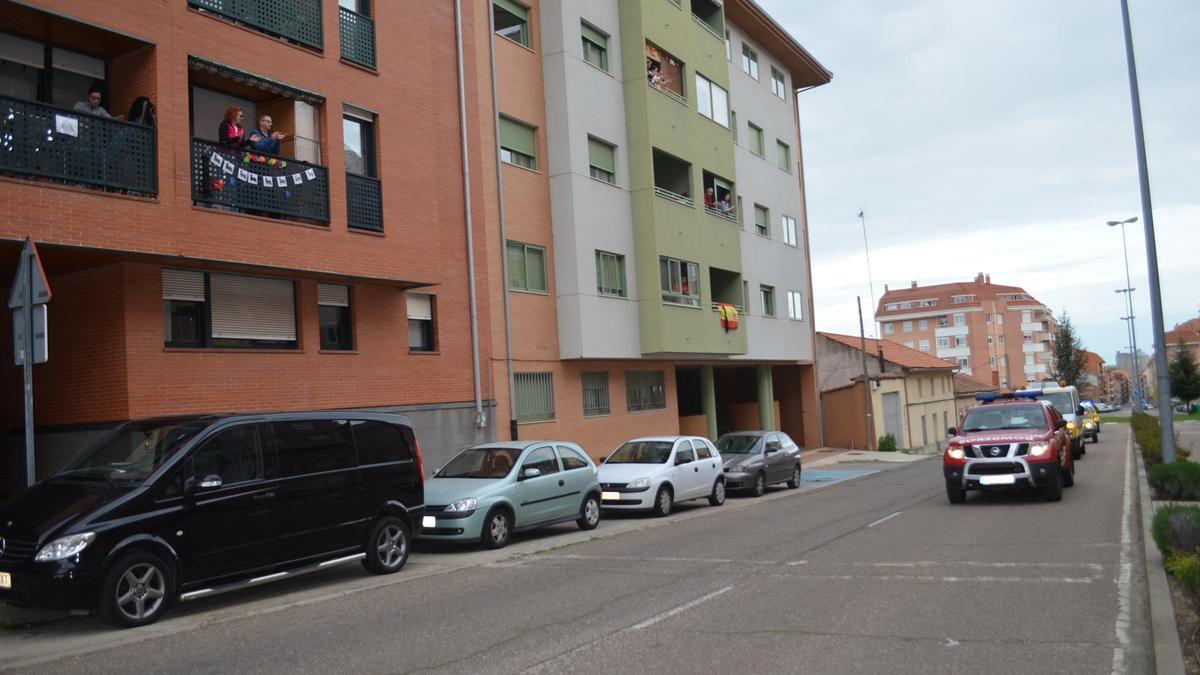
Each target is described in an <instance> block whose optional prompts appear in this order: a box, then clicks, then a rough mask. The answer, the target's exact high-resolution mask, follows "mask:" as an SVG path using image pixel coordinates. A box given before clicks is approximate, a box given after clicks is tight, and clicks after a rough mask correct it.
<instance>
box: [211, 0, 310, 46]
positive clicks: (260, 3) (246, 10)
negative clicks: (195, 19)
mask: <svg viewBox="0 0 1200 675" xmlns="http://www.w3.org/2000/svg"><path fill="white" fill-rule="evenodd" d="M188 5H190V6H192V7H195V8H197V9H202V10H206V11H209V12H212V13H213V14H220V15H221V16H223V17H225V18H227V19H233V20H234V21H237V22H240V23H244V24H246V25H247V26H250V27H251V28H256V29H258V30H261V31H263V32H266V33H270V34H272V35H278V36H280V37H284V38H287V39H289V40H292V41H294V42H299V43H300V44H302V45H308V46H309V47H313V48H314V49H324V45H325V39H324V30H323V28H322V26H321V0H188Z"/></svg>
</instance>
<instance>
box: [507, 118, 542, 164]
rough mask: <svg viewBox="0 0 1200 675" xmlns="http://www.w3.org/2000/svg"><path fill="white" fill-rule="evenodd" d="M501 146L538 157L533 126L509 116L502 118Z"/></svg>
mask: <svg viewBox="0 0 1200 675" xmlns="http://www.w3.org/2000/svg"><path fill="white" fill-rule="evenodd" d="M500 146H501V147H504V148H508V149H509V150H515V151H517V152H519V153H521V154H523V155H529V156H530V157H537V140H536V137H535V136H534V132H533V128H532V127H527V126H525V125H524V124H521V123H520V122H516V121H513V120H510V119H508V118H507V117H501V118H500Z"/></svg>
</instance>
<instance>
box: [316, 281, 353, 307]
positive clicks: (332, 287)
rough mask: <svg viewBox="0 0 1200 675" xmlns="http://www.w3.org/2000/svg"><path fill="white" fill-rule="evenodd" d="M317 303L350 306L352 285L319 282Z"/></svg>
mask: <svg viewBox="0 0 1200 675" xmlns="http://www.w3.org/2000/svg"><path fill="white" fill-rule="evenodd" d="M317 304H318V305H329V306H332V307H349V306H350V287H349V286H343V285H342V284H317Z"/></svg>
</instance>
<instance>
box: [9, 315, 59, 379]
mask: <svg viewBox="0 0 1200 675" xmlns="http://www.w3.org/2000/svg"><path fill="white" fill-rule="evenodd" d="M26 330H28V324H27V322H26V321H25V310H24V309H21V308H18V309H15V310H13V359H14V360H15V361H16V365H18V366H23V365H25V354H26V350H27V349H28V347H26V346H25V345H26V342H25V331H26ZM49 355H50V353H49V348H48V340H47V331H46V306H45V305H33V362H34V363H35V364H36V363H45V362H46V360H47V358H48V357H49Z"/></svg>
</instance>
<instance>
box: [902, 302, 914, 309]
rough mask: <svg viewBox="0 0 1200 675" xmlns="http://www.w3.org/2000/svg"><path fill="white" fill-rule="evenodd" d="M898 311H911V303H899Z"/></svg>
mask: <svg viewBox="0 0 1200 675" xmlns="http://www.w3.org/2000/svg"><path fill="white" fill-rule="evenodd" d="M900 309H912V303H911V302H902V303H900Z"/></svg>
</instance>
